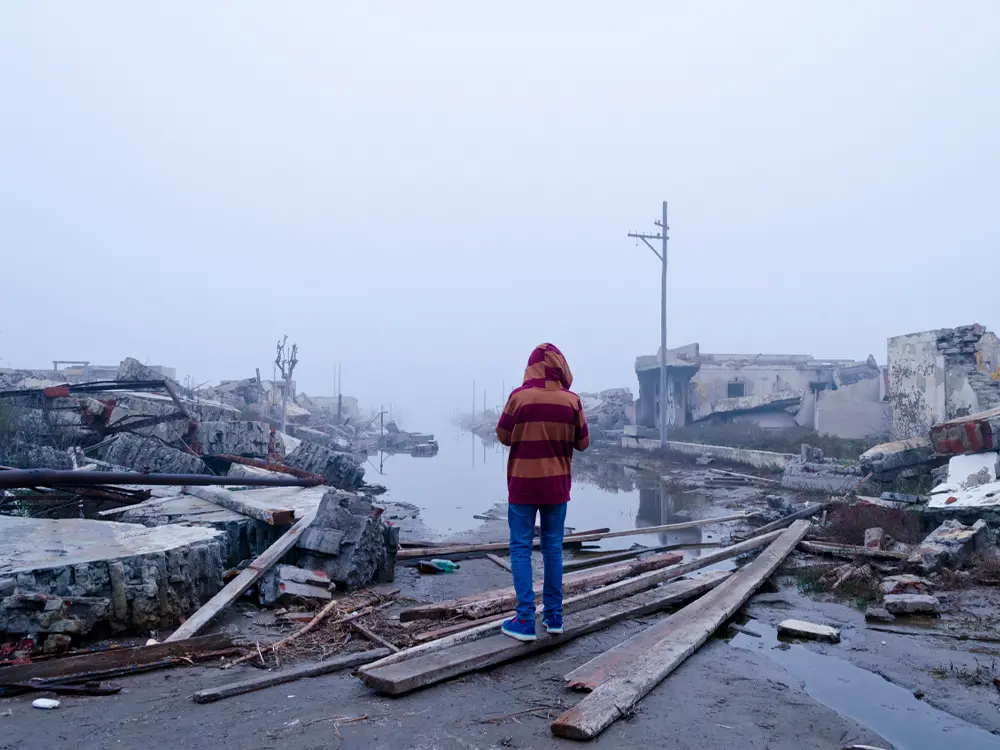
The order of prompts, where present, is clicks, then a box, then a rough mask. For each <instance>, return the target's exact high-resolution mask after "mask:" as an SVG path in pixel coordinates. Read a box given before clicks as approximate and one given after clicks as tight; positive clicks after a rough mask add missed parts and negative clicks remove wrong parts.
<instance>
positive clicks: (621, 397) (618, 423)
mask: <svg viewBox="0 0 1000 750" xmlns="http://www.w3.org/2000/svg"><path fill="white" fill-rule="evenodd" d="M580 399H581V400H582V401H583V412H584V414H586V415H587V423H588V425H589V427H590V432H591V435H593V436H594V437H595V438H598V439H602V438H603V439H606V440H616V441H617V440H621V438H622V436H623V435H624V434H625V428H626V427H627V426H628V425H631V424H635V398H634V397H633V396H632V391H630V390H629V389H628V388H610V389H608V390H606V391H601V392H600V393H581V394H580Z"/></svg>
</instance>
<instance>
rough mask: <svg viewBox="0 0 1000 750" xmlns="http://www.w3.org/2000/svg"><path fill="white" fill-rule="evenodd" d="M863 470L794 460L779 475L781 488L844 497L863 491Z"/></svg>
mask: <svg viewBox="0 0 1000 750" xmlns="http://www.w3.org/2000/svg"><path fill="white" fill-rule="evenodd" d="M865 476H866V474H865V473H864V470H863V469H861V468H860V467H859V466H842V465H840V464H835V463H812V462H809V461H802V460H799V459H797V460H795V461H792V462H791V463H789V465H788V467H787V468H786V469H785V473H784V474H782V475H781V486H782V487H784V488H786V489H790V490H798V491H800V492H824V493H828V494H831V495H845V494H847V493H849V492H858V491H861V490H863V489H865V487H866V485H865Z"/></svg>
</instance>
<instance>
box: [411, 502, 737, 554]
mask: <svg viewBox="0 0 1000 750" xmlns="http://www.w3.org/2000/svg"><path fill="white" fill-rule="evenodd" d="M753 515H754V514H753V513H737V514H734V515H731V516H719V517H718V518H702V519H699V520H697V521H684V522H683V523H668V524H665V525H663V526H649V527H646V528H644V529H626V530H625V531H607V532H602V533H597V534H572V535H570V536H566V537H563V545H567V544H582V543H584V542H599V541H601V540H602V539H617V538H619V537H623V536H638V535H641V534H660V533H666V532H669V531H683V530H684V529H696V528H699V527H701V526H711V525H713V524H716V523H728V522H729V521H745V520H746V519H747V518H750V517H751V516H753ZM540 544H541V542H540V540H538V539H536V540H535V546H536V547H538V546H539V545H540ZM509 549H510V543H509V542H495V543H492V544H463V545H456V546H453V547H433V548H427V549H420V548H413V549H401V550H399V552H397V553H396V559H397V560H406V559H409V558H414V557H428V556H430V557H443V556H445V555H451V554H459V553H462V552H502V551H504V550H509Z"/></svg>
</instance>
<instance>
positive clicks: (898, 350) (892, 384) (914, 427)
mask: <svg viewBox="0 0 1000 750" xmlns="http://www.w3.org/2000/svg"><path fill="white" fill-rule="evenodd" d="M939 334H940V331H924V332H922V333H912V334H907V335H905V336H894V337H892V338H890V339H889V341H888V344H887V354H888V368H887V370H888V371H887V381H888V385H887V388H888V393H889V403H890V405H891V406H892V436H891V437H892V439H893V440H906V439H908V438H912V437H921V436H925V435H926V434H927V431H928V430H929V429H930V428H931V426H932V425H933V424H936V423H937V422H943V421H944V420H945V419H947V416H946V414H947V406H946V400H947V399H946V389H945V370H944V356H943V355H942V354H941V353H940V352H938V348H937V340H938V335H939Z"/></svg>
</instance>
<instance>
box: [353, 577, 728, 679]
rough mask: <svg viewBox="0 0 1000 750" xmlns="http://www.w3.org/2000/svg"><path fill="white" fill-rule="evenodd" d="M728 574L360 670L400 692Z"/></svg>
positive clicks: (699, 589)
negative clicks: (514, 634)
mask: <svg viewBox="0 0 1000 750" xmlns="http://www.w3.org/2000/svg"><path fill="white" fill-rule="evenodd" d="M728 575H729V573H727V572H723V571H716V572H712V573H706V574H703V575H699V576H697V577H696V578H694V579H692V580H684V581H676V582H674V583H671V584H668V585H667V586H663V587H662V588H658V589H652V590H650V591H645V592H643V593H641V594H636V595H634V596H631V597H627V598H625V599H621V600H619V601H615V602H611V603H610V604H603V605H601V606H599V607H595V608H594V609H588V610H586V611H585V612H581V613H580V614H579V615H578V616H577V617H574V618H573V619H572V620H569V621H567V623H566V629H565V630H564V631H563V633H562V635H555V636H551V635H548V634H547V633H540V634H539V636H538V639H537V640H535V641H532V642H529V643H519V642H518V641H515V640H513V639H512V638H510V637H508V636H506V635H503V634H502V633H497V634H496V635H493V636H490V637H487V638H481V639H479V640H477V641H472V642H470V643H462V644H459V645H457V646H453V647H451V648H448V649H444V650H441V651H435V652H432V653H427V654H423V655H421V656H415V657H413V658H410V659H403V660H401V661H398V662H396V663H394V664H386V665H383V666H377V665H370V666H369V668H368V669H365V670H362V671H361V672H360V673H359V674H360V676H361V679H362V681H363V682H364V683H365V684H366V685H367V686H368V687H370V688H373V689H375V690H377V691H378V692H380V693H386V694H389V695H402V694H403V693H408V692H410V691H412V690H416V689H417V688H421V687H426V686H427V685H433V684H435V683H438V682H442V681H443V680H448V679H451V678H452V677H456V676H458V675H461V674H465V673H467V672H472V671H475V670H479V669H487V668H489V667H492V666H495V665H497V664H502V663H504V662H506V661H510V660H512V659H517V658H520V657H522V656H527V655H528V654H532V653H535V652H538V651H544V650H546V649H550V648H554V647H556V646H559V645H561V644H563V643H566V642H567V641H568V640H570V639H572V638H575V637H577V636H581V635H585V634H586V633H590V632H593V631H595V630H600V629H601V628H605V627H608V626H609V625H612V624H614V623H616V622H619V621H621V620H624V619H627V618H630V617H641V616H643V615H647V614H650V613H651V612H655V611H657V610H659V609H663V608H664V607H669V606H671V605H673V604H677V603H679V602H682V601H687V600H690V599H691V598H693V597H696V596H700V595H701V594H702V593H704V592H705V591H708V590H710V589H711V588H713V587H714V586H716V585H718V584H719V583H720V582H721V581H722V580H723V579H724V578H726V577H727V576H728Z"/></svg>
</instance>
